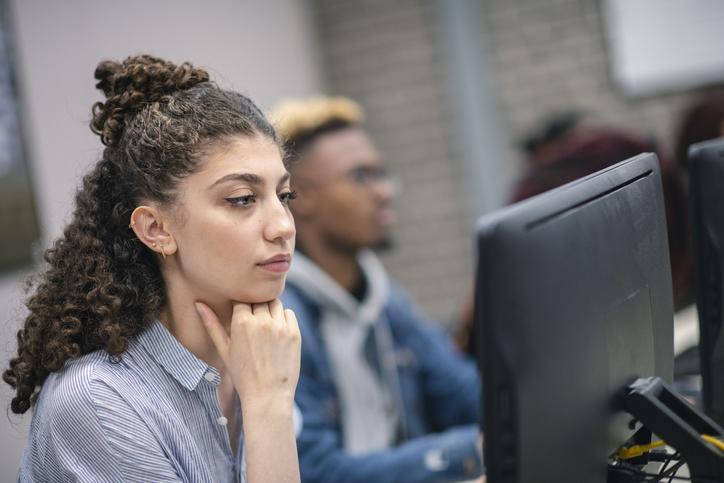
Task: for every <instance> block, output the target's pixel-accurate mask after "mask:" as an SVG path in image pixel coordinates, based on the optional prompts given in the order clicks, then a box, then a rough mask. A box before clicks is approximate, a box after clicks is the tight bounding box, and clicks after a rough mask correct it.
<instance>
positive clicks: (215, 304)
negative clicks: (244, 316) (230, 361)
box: [158, 271, 232, 377]
mask: <svg viewBox="0 0 724 483" xmlns="http://www.w3.org/2000/svg"><path fill="white" fill-rule="evenodd" d="M164 272H165V271H164ZM167 275H168V274H167V273H164V281H165V284H166V305H165V306H164V307H163V309H162V310H161V313H160V314H159V316H158V319H159V321H160V322H161V323H162V324H163V325H164V326H165V327H166V328H167V329H168V331H169V332H171V334H172V335H173V336H174V337H175V338H176V339H177V340H178V341H179V342H180V343H181V345H183V346H184V347H185V348H186V349H188V350H189V352H191V353H192V354H194V355H195V356H196V357H198V358H199V359H201V360H202V361H204V362H205V363H206V364H209V365H210V366H213V367H214V368H216V369H217V370H218V371H219V372H220V373H221V375H222V377H223V375H224V369H225V367H224V363H223V361H222V359H221V357H220V356H219V353H218V351H217V350H216V347H215V346H214V343H213V341H212V340H211V338H210V337H209V334H208V332H207V331H206V329H205V328H204V325H203V323H202V322H201V318H200V317H199V315H198V313H197V312H196V308H195V307H194V302H196V301H202V302H204V303H206V304H207V305H208V306H209V307H211V309H212V310H213V311H214V312H215V313H216V315H217V317H218V318H219V320H220V321H221V323H222V324H223V325H224V326H225V327H228V326H229V323H230V321H231V314H232V303H231V302H230V301H220V300H219V301H209V300H200V299H199V298H198V295H197V294H195V293H194V292H193V291H192V290H191V287H189V286H188V285H187V284H186V283H185V280H184V279H183V278H182V277H179V276H167Z"/></svg>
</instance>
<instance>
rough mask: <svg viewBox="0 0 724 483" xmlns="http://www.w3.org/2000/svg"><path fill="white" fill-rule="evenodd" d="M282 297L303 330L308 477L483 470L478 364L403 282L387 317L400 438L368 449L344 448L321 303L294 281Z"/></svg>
mask: <svg viewBox="0 0 724 483" xmlns="http://www.w3.org/2000/svg"><path fill="white" fill-rule="evenodd" d="M282 301H283V303H284V306H285V307H286V308H290V309H292V310H293V311H294V312H295V314H296V316H297V319H298V321H299V326H300V329H301V333H302V364H301V374H300V378H299V384H298V386H297V392H296V403H297V405H298V406H299V408H300V410H301V412H302V416H303V417H302V421H303V423H302V430H301V432H300V434H299V435H298V439H297V445H298V450H299V463H300V469H301V474H302V481H303V482H304V483H343V482H350V483H354V482H360V483H362V482H365V483H370V482H374V483H388V482H389V483H391V482H406V483H423V482H448V481H459V480H463V479H470V478H473V477H475V476H477V475H479V474H481V472H482V462H481V461H480V456H479V452H478V448H477V441H478V438H479V433H480V428H479V425H478V422H479V415H480V409H481V407H480V401H481V398H480V396H481V394H480V382H479V378H478V373H477V369H476V367H475V365H474V364H473V363H472V361H470V360H468V359H466V358H465V357H464V356H462V355H461V354H459V353H458V352H457V351H456V349H455V348H454V347H453V346H452V344H451V342H450V340H449V339H448V338H447V336H446V335H445V334H444V333H443V332H442V331H441V330H437V329H434V328H432V327H431V326H430V325H429V324H428V323H427V322H426V321H424V319H423V318H422V317H421V316H420V314H418V313H417V312H416V311H415V309H414V308H413V306H412V304H411V303H410V301H409V300H408V298H407V297H406V296H405V294H404V293H403V291H402V290H401V289H400V288H399V287H396V286H394V285H393V286H392V287H391V291H390V296H389V299H388V302H387V304H386V306H385V309H384V320H385V322H386V323H387V324H388V326H389V332H390V334H391V336H392V341H393V344H394V352H395V359H394V360H395V361H396V368H397V374H398V378H397V379H398V381H399V389H400V390H399V392H400V395H401V397H400V399H401V403H402V406H403V408H401V411H400V412H401V414H400V418H401V424H400V426H402V427H404V433H403V434H402V435H401V438H400V441H399V444H397V445H396V446H394V447H392V448H389V449H386V450H381V451H373V452H369V453H365V454H350V453H348V452H346V451H345V450H344V443H343V441H344V438H343V432H344V428H343V427H342V424H341V418H340V408H339V397H338V393H337V388H336V387H335V382H334V378H333V372H332V371H333V368H332V366H331V364H330V359H329V355H328V351H327V350H326V348H325V346H324V341H323V339H322V336H321V331H320V327H319V325H320V324H319V321H320V308H319V306H318V305H317V304H316V303H315V302H314V301H313V300H311V299H310V298H309V296H307V295H306V294H305V293H304V292H303V291H302V290H300V289H299V288H298V287H296V286H295V285H294V284H293V283H290V282H289V281H288V282H287V288H286V290H285V292H284V294H283V295H282ZM365 352H366V354H365V356H366V359H367V361H368V363H369V364H371V365H372V366H373V367H375V366H379V364H380V362H379V357H378V356H376V354H377V352H376V351H365Z"/></svg>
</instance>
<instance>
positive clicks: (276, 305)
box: [269, 299, 287, 325]
mask: <svg viewBox="0 0 724 483" xmlns="http://www.w3.org/2000/svg"><path fill="white" fill-rule="evenodd" d="M269 313H270V314H271V316H272V319H273V320H274V321H275V322H276V323H278V324H281V325H286V323H287V321H286V318H285V316H284V306H283V305H282V303H281V301H280V300H279V299H274V300H272V301H271V302H269Z"/></svg>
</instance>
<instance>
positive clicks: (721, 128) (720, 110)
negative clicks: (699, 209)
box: [675, 87, 724, 189]
mask: <svg viewBox="0 0 724 483" xmlns="http://www.w3.org/2000/svg"><path fill="white" fill-rule="evenodd" d="M723 136H724V88H722V87H718V88H712V89H707V90H704V91H702V92H701V93H699V94H698V95H697V96H696V98H695V99H694V101H693V102H692V103H691V104H690V105H689V106H688V107H687V108H685V109H684V111H683V113H682V115H681V120H680V124H679V130H678V135H677V138H676V148H675V149H676V151H675V156H676V159H675V161H676V163H677V164H678V165H679V167H680V168H681V171H680V172H681V174H682V175H683V176H684V177H685V178H686V176H687V169H688V152H689V147H691V145H692V144H696V143H700V142H703V141H709V140H711V139H716V138H719V137H723ZM686 179H688V178H686ZM686 187H687V189H688V183H687V184H686Z"/></svg>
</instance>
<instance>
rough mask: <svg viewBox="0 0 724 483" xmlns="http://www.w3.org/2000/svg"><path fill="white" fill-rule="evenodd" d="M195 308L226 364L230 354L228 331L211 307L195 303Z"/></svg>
mask: <svg viewBox="0 0 724 483" xmlns="http://www.w3.org/2000/svg"><path fill="white" fill-rule="evenodd" d="M194 307H196V312H197V313H198V314H199V317H200V318H201V322H203V324H204V328H205V329H206V332H208V334H209V337H211V341H212V342H213V343H214V347H216V351H217V352H218V353H219V355H220V356H221V358H222V359H223V360H224V362H226V356H227V354H228V353H229V336H228V335H227V333H226V329H224V326H223V325H221V322H219V318H218V317H217V316H216V314H215V313H214V311H213V310H211V307H209V306H208V305H206V304H205V303H203V302H195V303H194Z"/></svg>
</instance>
